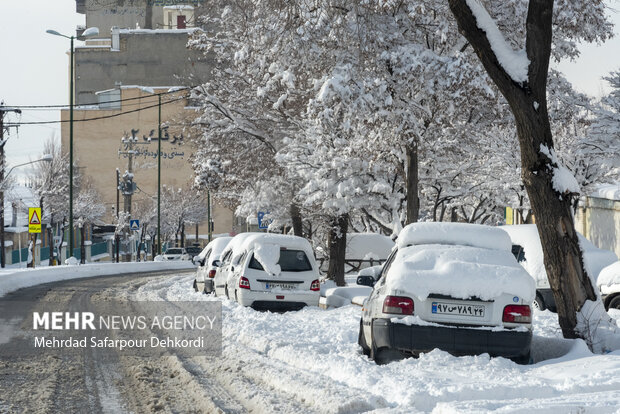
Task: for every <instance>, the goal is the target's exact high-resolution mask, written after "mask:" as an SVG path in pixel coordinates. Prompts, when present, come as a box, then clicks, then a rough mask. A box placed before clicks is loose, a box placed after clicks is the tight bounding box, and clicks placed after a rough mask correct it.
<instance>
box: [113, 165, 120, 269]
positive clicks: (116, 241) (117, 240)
mask: <svg viewBox="0 0 620 414" xmlns="http://www.w3.org/2000/svg"><path fill="white" fill-rule="evenodd" d="M120 185H121V172H120V171H119V170H118V168H117V169H116V220H117V221H118V216H119V213H120V209H121V207H120V189H121V188H120ZM114 233H115V234H114V249H115V250H116V263H118V262H119V257H118V255H119V253H120V251H121V249H120V242H121V238H120V237H119V235H118V234H116V232H114Z"/></svg>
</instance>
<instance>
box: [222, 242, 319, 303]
mask: <svg viewBox="0 0 620 414" xmlns="http://www.w3.org/2000/svg"><path fill="white" fill-rule="evenodd" d="M237 237H239V236H237ZM234 242H235V239H233V240H232V241H231V243H234ZM237 242H238V243H237V245H236V247H235V246H233V248H232V250H231V253H230V257H231V259H230V260H229V259H228V258H227V257H224V256H222V257H223V260H226V261H227V262H226V263H227V266H228V267H229V269H228V270H227V272H228V273H227V275H226V285H225V286H224V293H225V294H227V296H228V297H229V298H230V299H233V300H235V301H237V302H239V303H240V304H241V305H243V306H251V307H252V308H254V309H257V310H272V311H284V310H298V309H301V308H303V307H305V306H318V304H319V295H320V284H319V269H318V265H317V263H316V261H315V259H314V252H313V250H312V246H311V245H310V243H309V242H308V240H306V239H304V238H302V237H297V236H286V235H281V234H266V233H258V234H257V233H253V234H250V235H247V236H245V237H244V238H243V239H242V240H241V241H237ZM224 266H225V264H224V262H223V263H222V269H223V267H224ZM219 272H220V270H218V273H219ZM216 277H217V275H216ZM223 280H224V277H223V278H222V283H223ZM219 283H220V282H217V281H216V294H220V292H221V285H220V286H219V289H220V290H218V284H219Z"/></svg>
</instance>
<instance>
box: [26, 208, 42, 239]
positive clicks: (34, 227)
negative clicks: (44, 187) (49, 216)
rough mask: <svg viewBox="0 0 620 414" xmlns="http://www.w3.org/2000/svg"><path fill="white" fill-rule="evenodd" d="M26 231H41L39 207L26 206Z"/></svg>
mask: <svg viewBox="0 0 620 414" xmlns="http://www.w3.org/2000/svg"><path fill="white" fill-rule="evenodd" d="M28 233H41V207H29V208H28Z"/></svg>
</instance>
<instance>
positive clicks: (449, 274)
mask: <svg viewBox="0 0 620 414" xmlns="http://www.w3.org/2000/svg"><path fill="white" fill-rule="evenodd" d="M386 285H387V288H388V289H391V290H399V291H403V292H407V293H408V294H411V295H414V296H416V297H418V298H419V299H420V300H424V299H426V298H427V297H428V295H430V294H431V293H434V294H441V295H448V296H452V297H454V298H461V299H467V298H470V297H473V296H476V297H479V298H480V299H482V300H490V299H493V298H495V297H497V296H499V295H501V294H503V293H508V294H511V295H517V296H520V297H521V298H523V299H524V300H525V301H527V302H529V301H532V300H533V299H534V295H535V285H534V280H533V279H532V278H531V277H530V275H528V274H527V272H526V271H525V270H524V269H523V267H521V266H520V265H519V264H518V263H517V261H516V260H515V258H514V256H513V255H512V253H511V252H510V251H504V250H490V249H484V248H479V247H470V246H450V245H424V246H410V247H405V248H401V249H399V251H398V253H397V254H396V258H395V260H394V262H393V263H392V265H391V267H390V269H389V270H388V274H387V279H386Z"/></svg>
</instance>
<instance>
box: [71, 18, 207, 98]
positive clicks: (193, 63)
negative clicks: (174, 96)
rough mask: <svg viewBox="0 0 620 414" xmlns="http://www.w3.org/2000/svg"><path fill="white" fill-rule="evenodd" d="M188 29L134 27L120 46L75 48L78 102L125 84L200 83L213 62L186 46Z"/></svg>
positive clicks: (121, 37) (122, 38)
mask: <svg viewBox="0 0 620 414" xmlns="http://www.w3.org/2000/svg"><path fill="white" fill-rule="evenodd" d="M188 36H189V31H186V30H156V31H149V30H135V31H134V30H131V31H121V32H120V34H119V46H120V47H119V50H113V49H112V48H111V47H105V46H92V47H89V46H82V47H77V48H76V49H75V65H76V67H75V75H76V78H75V100H76V104H77V105H87V104H92V103H95V102H97V97H96V96H95V92H98V91H103V90H106V89H112V88H114V87H115V86H116V85H117V84H118V83H120V84H122V85H146V86H177V85H196V84H198V83H200V81H201V80H204V79H206V77H207V76H208V74H209V72H210V69H211V65H212V62H211V61H210V60H208V59H207V58H206V57H204V56H203V55H202V53H199V52H196V51H191V50H188V49H187V48H186V45H187V40H188Z"/></svg>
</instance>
